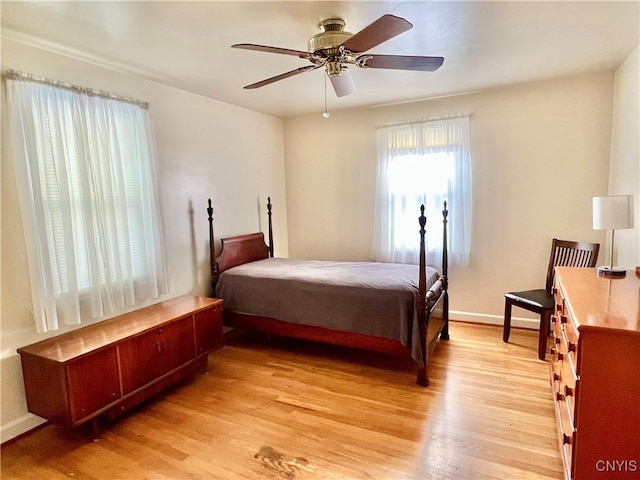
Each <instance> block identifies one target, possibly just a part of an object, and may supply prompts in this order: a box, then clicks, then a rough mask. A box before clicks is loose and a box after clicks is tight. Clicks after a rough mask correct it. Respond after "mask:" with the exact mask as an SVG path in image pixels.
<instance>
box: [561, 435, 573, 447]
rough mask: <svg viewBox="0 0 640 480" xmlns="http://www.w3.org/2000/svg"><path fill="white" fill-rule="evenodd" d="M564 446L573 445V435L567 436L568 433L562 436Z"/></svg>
mask: <svg viewBox="0 0 640 480" xmlns="http://www.w3.org/2000/svg"><path fill="white" fill-rule="evenodd" d="M562 444H563V445H571V435H567V434H566V433H563V434H562Z"/></svg>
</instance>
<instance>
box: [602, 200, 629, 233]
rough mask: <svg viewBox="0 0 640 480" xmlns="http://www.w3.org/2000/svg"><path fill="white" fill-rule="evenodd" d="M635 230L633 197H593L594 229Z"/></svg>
mask: <svg viewBox="0 0 640 480" xmlns="http://www.w3.org/2000/svg"><path fill="white" fill-rule="evenodd" d="M624 228H633V195H613V196H610V197H593V229H594V230H618V229H624Z"/></svg>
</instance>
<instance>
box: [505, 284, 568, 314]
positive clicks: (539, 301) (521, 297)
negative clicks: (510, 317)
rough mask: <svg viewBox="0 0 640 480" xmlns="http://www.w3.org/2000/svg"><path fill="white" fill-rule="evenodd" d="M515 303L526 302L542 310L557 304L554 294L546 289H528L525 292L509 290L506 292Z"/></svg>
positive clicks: (506, 295)
mask: <svg viewBox="0 0 640 480" xmlns="http://www.w3.org/2000/svg"><path fill="white" fill-rule="evenodd" d="M504 296H505V297H507V298H509V299H510V300H511V301H512V302H513V303H526V304H527V305H530V306H532V307H535V308H539V309H540V310H545V309H548V308H550V309H552V308H553V307H554V305H555V302H554V300H553V295H551V294H550V293H549V292H547V291H546V290H544V289H542V288H541V289H538V290H526V291H524V292H508V293H505V294H504Z"/></svg>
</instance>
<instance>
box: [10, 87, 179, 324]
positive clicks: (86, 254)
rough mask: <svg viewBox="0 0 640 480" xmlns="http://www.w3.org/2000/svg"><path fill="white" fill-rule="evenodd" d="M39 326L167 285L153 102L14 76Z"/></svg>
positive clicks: (16, 146) (13, 114)
mask: <svg viewBox="0 0 640 480" xmlns="http://www.w3.org/2000/svg"><path fill="white" fill-rule="evenodd" d="M6 87H7V100H8V109H9V122H10V123H9V127H10V130H11V136H12V147H13V152H12V153H13V159H14V165H15V171H16V180H17V183H18V190H19V203H20V210H21V214H22V222H23V227H24V236H25V242H26V248H27V256H28V263H29V273H30V278H31V291H32V301H33V316H34V319H35V323H36V329H37V330H38V331H39V332H47V331H51V330H56V329H58V327H59V324H60V322H62V323H64V324H78V323H80V322H81V320H82V319H83V318H89V317H92V318H101V317H104V316H108V315H111V314H113V313H115V312H117V311H119V310H122V309H126V308H130V307H131V306H134V305H137V304H139V303H141V302H142V301H144V300H147V299H152V298H157V297H158V296H159V295H161V294H163V293H166V292H167V291H168V285H167V272H166V264H165V254H164V244H163V236H162V225H161V218H160V210H159V200H158V193H157V187H156V171H155V168H156V151H155V139H154V136H153V129H152V125H151V119H150V116H149V112H148V109H146V108H142V107H141V106H139V105H136V104H132V103H128V102H125V101H119V100H114V99H110V98H105V97H103V96H97V95H92V94H86V93H82V92H81V91H80V92H79V91H75V90H74V89H71V88H60V87H57V86H53V85H50V84H47V83H46V82H39V81H28V80H25V79H23V78H10V77H7V78H6Z"/></svg>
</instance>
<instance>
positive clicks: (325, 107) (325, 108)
mask: <svg viewBox="0 0 640 480" xmlns="http://www.w3.org/2000/svg"><path fill="white" fill-rule="evenodd" d="M322 76H323V77H324V113H323V114H322V116H323V117H324V118H329V110H328V109H327V75H326V74H323V75H322Z"/></svg>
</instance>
